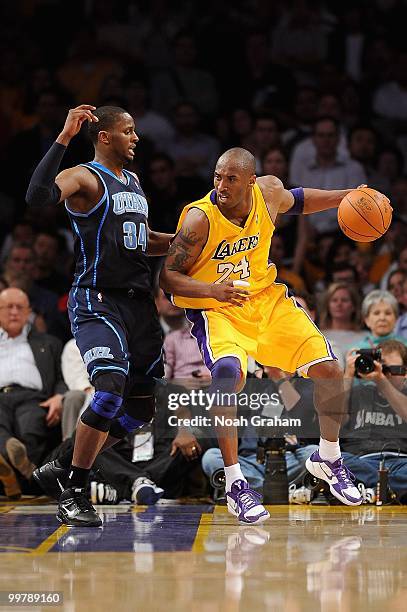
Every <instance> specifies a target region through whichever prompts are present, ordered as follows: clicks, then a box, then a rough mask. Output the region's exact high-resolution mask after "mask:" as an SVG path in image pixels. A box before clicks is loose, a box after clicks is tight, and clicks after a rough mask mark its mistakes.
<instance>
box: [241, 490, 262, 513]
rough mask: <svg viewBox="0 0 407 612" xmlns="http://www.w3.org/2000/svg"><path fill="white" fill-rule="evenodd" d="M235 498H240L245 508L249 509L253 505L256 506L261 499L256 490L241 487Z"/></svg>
mask: <svg viewBox="0 0 407 612" xmlns="http://www.w3.org/2000/svg"><path fill="white" fill-rule="evenodd" d="M236 498H237V500H241V501H242V503H243V505H244V506H245V507H246V508H247V510H251V509H252V508H254V506H257V504H258V502H259V501H260V499H261V495H260V493H257V491H252V490H251V489H242V490H241V491H239V493H238V494H237V495H236Z"/></svg>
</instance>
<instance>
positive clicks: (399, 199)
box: [391, 175, 407, 223]
mask: <svg viewBox="0 0 407 612" xmlns="http://www.w3.org/2000/svg"><path fill="white" fill-rule="evenodd" d="M391 203H392V206H393V208H394V210H396V211H397V215H398V216H399V217H400V218H401V219H402V220H403V221H404V223H407V176H405V175H404V176H400V177H399V178H398V179H396V180H395V181H393V184H392V187H391Z"/></svg>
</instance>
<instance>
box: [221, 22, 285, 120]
mask: <svg viewBox="0 0 407 612" xmlns="http://www.w3.org/2000/svg"><path fill="white" fill-rule="evenodd" d="M242 68H243V70H242V75H241V78H240V79H239V80H238V81H235V82H234V83H233V82H232V84H231V85H232V86H231V89H232V92H233V94H234V97H235V99H237V98H238V99H239V100H242V101H243V102H244V103H245V104H247V105H248V106H250V108H252V109H253V110H255V111H256V110H259V109H265V108H270V109H273V111H274V112H277V113H278V114H281V113H282V112H284V110H285V109H286V108H287V106H288V105H289V104H290V101H291V99H292V95H293V93H294V91H295V80H294V78H293V76H292V75H291V73H290V71H288V70H285V69H284V68H283V67H282V66H281V65H279V64H277V63H273V62H271V59H270V42H269V37H268V35H267V34H266V32H264V31H261V30H254V31H252V32H249V33H248V35H247V37H246V40H245V61H244V65H243V67H242Z"/></svg>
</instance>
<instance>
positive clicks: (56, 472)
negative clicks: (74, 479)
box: [33, 460, 69, 501]
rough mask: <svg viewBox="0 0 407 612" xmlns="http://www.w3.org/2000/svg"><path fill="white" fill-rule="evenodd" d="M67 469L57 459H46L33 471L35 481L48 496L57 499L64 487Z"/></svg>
mask: <svg viewBox="0 0 407 612" xmlns="http://www.w3.org/2000/svg"><path fill="white" fill-rule="evenodd" d="M68 473H69V470H67V469H65V468H64V467H62V465H60V464H59V463H58V460H55V461H48V463H45V464H44V465H42V466H41V467H39V468H37V469H36V470H34V472H33V478H34V480H35V482H36V483H37V484H38V485H39V486H40V487H41V489H42V490H43V491H44V493H46V494H47V495H48V496H49V497H52V498H53V499H56V500H57V501H58V500H59V498H60V496H61V493H62V491H63V490H64V488H65V481H66V479H67V478H68Z"/></svg>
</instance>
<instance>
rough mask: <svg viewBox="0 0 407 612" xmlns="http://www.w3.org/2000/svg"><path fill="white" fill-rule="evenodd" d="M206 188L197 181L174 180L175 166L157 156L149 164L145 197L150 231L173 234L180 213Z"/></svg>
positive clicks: (165, 158)
mask: <svg viewBox="0 0 407 612" xmlns="http://www.w3.org/2000/svg"><path fill="white" fill-rule="evenodd" d="M205 188H206V184H204V181H203V180H202V179H200V178H199V177H183V176H177V175H176V173H175V163H174V161H173V160H172V159H171V157H169V155H167V154H166V153H156V154H155V155H154V156H153V157H152V158H151V160H150V163H149V167H148V176H147V187H146V194H147V196H148V198H149V200H150V201H151V208H150V211H149V212H150V215H149V219H151V223H150V221H149V225H150V226H151V227H152V228H153V229H156V228H157V229H159V230H160V232H168V233H174V232H175V230H176V227H177V221H178V217H179V213H180V212H181V210H182V208H183V207H184V206H185V205H186V204H187V203H189V202H191V201H192V200H193V199H194V197H195V196H196V194H197V193H198V192H200V191H204V190H205Z"/></svg>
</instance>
